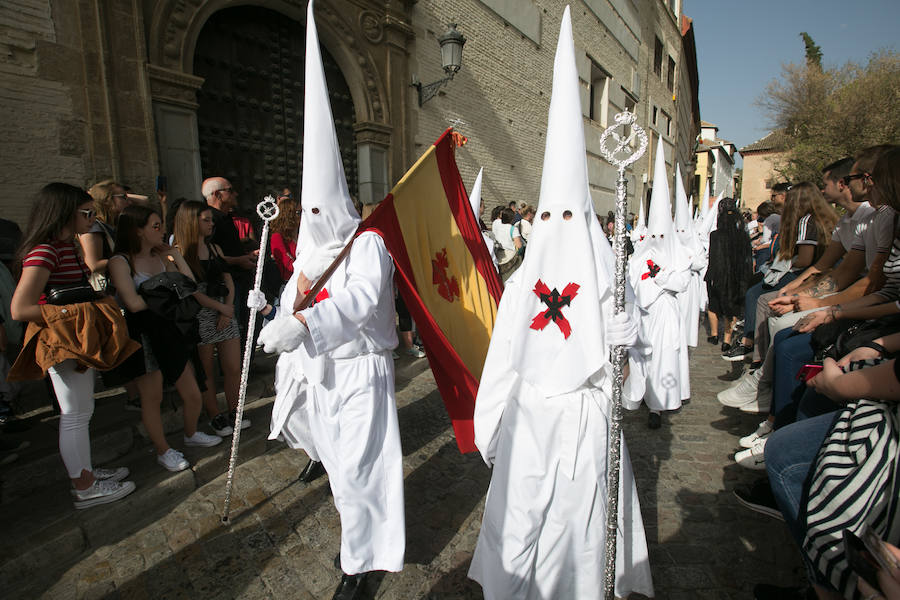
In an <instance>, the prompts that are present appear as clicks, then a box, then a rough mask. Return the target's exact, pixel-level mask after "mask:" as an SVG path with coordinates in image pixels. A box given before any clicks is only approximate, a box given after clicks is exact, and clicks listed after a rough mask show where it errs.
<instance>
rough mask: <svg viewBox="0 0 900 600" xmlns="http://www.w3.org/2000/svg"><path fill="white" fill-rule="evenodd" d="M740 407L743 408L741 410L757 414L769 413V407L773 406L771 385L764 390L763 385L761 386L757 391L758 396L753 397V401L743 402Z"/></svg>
mask: <svg viewBox="0 0 900 600" xmlns="http://www.w3.org/2000/svg"><path fill="white" fill-rule="evenodd" d="M738 408H740V409H741V412H745V413H751V414H755V415H759V414H766V415H767V414H769V409H770V408H772V389H771V387H770V388H769V389H768V390H763V389H762V386H760V388H759V390H758V391H757V392H756V397H755V398H753V400H752V401H751V402H748V403H746V404H743V405H741V406H739V407H738Z"/></svg>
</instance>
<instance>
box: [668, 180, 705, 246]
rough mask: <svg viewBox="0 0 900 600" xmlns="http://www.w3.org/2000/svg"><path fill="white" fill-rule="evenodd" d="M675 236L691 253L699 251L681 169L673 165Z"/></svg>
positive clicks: (698, 241)
mask: <svg viewBox="0 0 900 600" xmlns="http://www.w3.org/2000/svg"><path fill="white" fill-rule="evenodd" d="M675 237H676V238H678V241H679V242H681V245H682V246H684V247H685V248H687V249H688V250H689V251H690V253H691V255H693V254H694V253H696V252H699V251H700V250H701V249H702V248H701V247H700V240H699V239H698V238H697V234H696V233H695V231H694V221H693V219H691V203H690V201H689V200H688V198H687V193H686V192H685V191H684V183H683V182H682V179H681V169H680V168H679V167H678V166H677V165H676V166H675Z"/></svg>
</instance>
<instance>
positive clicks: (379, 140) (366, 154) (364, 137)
mask: <svg viewBox="0 0 900 600" xmlns="http://www.w3.org/2000/svg"><path fill="white" fill-rule="evenodd" d="M354 130H355V131H356V151H357V157H358V165H359V201H360V202H362V203H363V205H370V204H378V203H379V202H381V201H382V200H383V199H384V197H385V196H387V193H388V192H389V191H390V189H391V183H390V182H391V179H389V174H388V163H389V156H390V152H391V149H392V147H391V131H392V128H391V127H390V126H388V125H383V124H381V123H371V122H367V123H357V124H356V126H355V127H354ZM395 146H396V144H395Z"/></svg>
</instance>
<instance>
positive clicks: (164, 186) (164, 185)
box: [156, 175, 169, 192]
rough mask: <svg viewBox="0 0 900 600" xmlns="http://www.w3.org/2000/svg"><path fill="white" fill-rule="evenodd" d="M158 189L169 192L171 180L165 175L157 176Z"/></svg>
mask: <svg viewBox="0 0 900 600" xmlns="http://www.w3.org/2000/svg"><path fill="white" fill-rule="evenodd" d="M156 189H157V190H159V191H160V192H167V191H169V180H168V178H167V177H166V176H165V175H157V176H156Z"/></svg>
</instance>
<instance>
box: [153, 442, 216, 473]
mask: <svg viewBox="0 0 900 600" xmlns="http://www.w3.org/2000/svg"><path fill="white" fill-rule="evenodd" d="M219 439H222V438H219ZM156 462H158V463H159V464H161V465H162V466H164V467H165V468H167V469H168V470H170V471H172V472H173V473H177V472H178V471H184V470H185V469H187V468H189V467H190V466H191V463H189V462H188V461H187V459H186V458H185V457H184V455H183V454H182V453H181V452H179V451H178V450H176V449H175V448H169V449H168V450H166V452H165V453H164V454H160V455H157V456H156Z"/></svg>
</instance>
